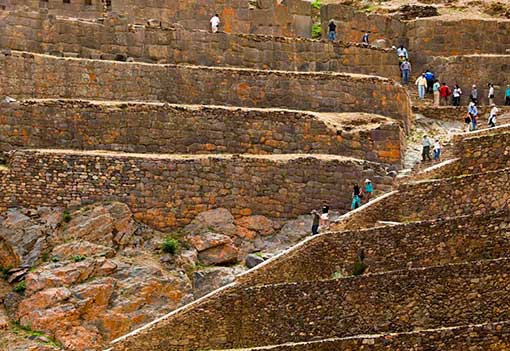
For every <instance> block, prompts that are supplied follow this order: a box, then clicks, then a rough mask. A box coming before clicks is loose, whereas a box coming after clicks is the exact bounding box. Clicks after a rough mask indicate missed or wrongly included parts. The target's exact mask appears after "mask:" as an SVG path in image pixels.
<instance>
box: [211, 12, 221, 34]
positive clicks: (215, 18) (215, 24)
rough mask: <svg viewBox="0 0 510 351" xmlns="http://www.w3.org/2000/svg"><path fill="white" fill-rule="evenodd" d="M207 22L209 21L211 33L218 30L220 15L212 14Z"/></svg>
mask: <svg viewBox="0 0 510 351" xmlns="http://www.w3.org/2000/svg"><path fill="white" fill-rule="evenodd" d="M209 22H211V31H212V32H213V33H216V32H218V27H219V26H220V16H218V14H215V15H214V16H212V18H211V20H210V21H209Z"/></svg>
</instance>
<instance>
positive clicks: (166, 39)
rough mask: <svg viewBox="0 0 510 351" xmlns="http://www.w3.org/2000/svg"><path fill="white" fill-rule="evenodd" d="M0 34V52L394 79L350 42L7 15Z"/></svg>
mask: <svg viewBox="0 0 510 351" xmlns="http://www.w3.org/2000/svg"><path fill="white" fill-rule="evenodd" d="M20 23H22V24H23V26H20ZM0 30H2V32H3V35H2V37H1V38H0V48H1V47H8V48H11V49H14V50H20V51H31V52H38V53H54V54H61V55H62V54H65V55H72V54H76V55H78V56H79V57H82V58H105V59H115V58H116V57H117V56H118V55H121V56H120V58H123V59H126V58H125V57H123V56H122V55H127V56H129V57H131V58H133V59H134V60H136V61H138V60H141V61H151V62H159V63H187V64H194V65H204V66H237V67H246V68H259V69H277V70H297V71H338V72H350V73H362V74H375V75H378V76H383V77H389V78H398V77H399V70H398V66H397V65H395V54H394V52H393V51H391V50H385V49H376V48H365V47H363V46H362V45H361V44H353V43H341V42H336V43H331V42H326V41H318V40H311V39H304V38H285V37H272V36H263V35H250V34H228V33H216V34H212V33H210V32H206V31H196V30H195V31H190V30H184V29H182V28H179V27H177V28H176V27H163V28H161V27H159V26H158V27H148V26H131V25H130V24H129V22H127V21H126V20H118V19H106V20H105V21H104V23H97V22H86V21H82V20H76V19H69V18H60V17H59V18H55V17H52V16H48V15H46V14H43V13H34V12H28V13H27V12H23V11H16V12H9V13H8V15H7V16H6V17H5V19H4V21H2V22H0ZM91 37H93V38H94V40H93V41H92V40H90V38H91Z"/></svg>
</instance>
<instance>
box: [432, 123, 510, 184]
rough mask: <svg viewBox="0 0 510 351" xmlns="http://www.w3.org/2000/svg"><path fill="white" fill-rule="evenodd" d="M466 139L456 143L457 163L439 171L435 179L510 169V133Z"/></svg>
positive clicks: (475, 136) (500, 132) (499, 132)
mask: <svg viewBox="0 0 510 351" xmlns="http://www.w3.org/2000/svg"><path fill="white" fill-rule="evenodd" d="M494 132H495V134H484V135H483V134H482V135H476V134H475V135H473V136H471V137H465V138H464V139H462V141H457V143H455V156H456V157H458V158H459V160H457V161H456V162H453V163H451V164H449V165H448V166H446V167H442V168H440V169H438V171H437V172H435V174H434V178H444V177H451V176H458V175H461V174H474V173H481V172H487V171H494V170H497V169H500V168H508V167H510V131H507V132H502V131H498V132H497V133H496V131H494Z"/></svg>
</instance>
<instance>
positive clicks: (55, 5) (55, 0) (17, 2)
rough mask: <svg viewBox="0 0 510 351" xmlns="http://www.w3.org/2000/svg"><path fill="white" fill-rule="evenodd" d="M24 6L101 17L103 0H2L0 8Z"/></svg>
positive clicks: (59, 13)
mask: <svg viewBox="0 0 510 351" xmlns="http://www.w3.org/2000/svg"><path fill="white" fill-rule="evenodd" d="M2 6H3V7H2ZM24 7H25V8H27V9H30V10H35V11H39V10H41V9H43V11H47V12H48V13H52V14H55V15H60V16H71V17H80V18H96V17H100V16H101V15H102V12H103V3H102V1H101V0H90V4H86V2H85V0H70V1H69V2H68V3H65V2H63V1H62V0H46V1H41V0H0V10H2V9H5V10H18V9H20V8H24ZM0 16H1V14H0Z"/></svg>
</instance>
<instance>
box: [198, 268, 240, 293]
mask: <svg viewBox="0 0 510 351" xmlns="http://www.w3.org/2000/svg"><path fill="white" fill-rule="evenodd" d="M241 272H242V269H241V268H238V267H232V268H231V267H212V268H207V269H203V270H200V271H196V272H194V273H193V295H194V296H195V298H200V297H202V296H204V295H207V294H208V293H210V292H211V291H214V290H216V289H218V288H220V287H222V286H224V285H227V284H229V283H232V282H233V281H234V279H235V277H236V275H237V274H239V273H241Z"/></svg>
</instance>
